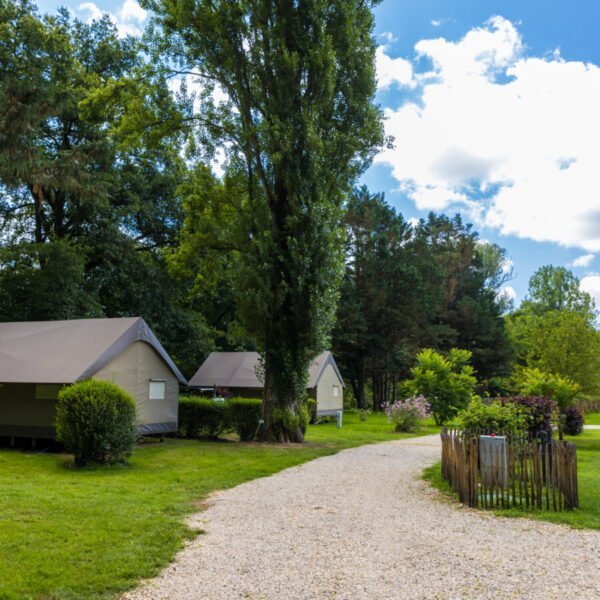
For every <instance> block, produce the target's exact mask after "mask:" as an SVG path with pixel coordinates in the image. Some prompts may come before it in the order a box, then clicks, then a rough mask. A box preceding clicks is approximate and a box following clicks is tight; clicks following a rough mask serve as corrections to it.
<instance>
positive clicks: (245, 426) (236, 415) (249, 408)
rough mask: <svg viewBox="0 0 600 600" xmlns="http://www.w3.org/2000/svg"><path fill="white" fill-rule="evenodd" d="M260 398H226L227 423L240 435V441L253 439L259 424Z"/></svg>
mask: <svg viewBox="0 0 600 600" xmlns="http://www.w3.org/2000/svg"><path fill="white" fill-rule="evenodd" d="M261 405H262V400H260V399H255V398H230V399H229V400H227V414H228V419H229V424H230V426H231V427H232V429H233V430H234V431H235V432H236V433H237V434H238V435H239V436H240V441H242V442H249V441H251V440H253V439H254V436H255V435H256V432H257V430H258V426H259V423H258V421H259V419H260V411H261Z"/></svg>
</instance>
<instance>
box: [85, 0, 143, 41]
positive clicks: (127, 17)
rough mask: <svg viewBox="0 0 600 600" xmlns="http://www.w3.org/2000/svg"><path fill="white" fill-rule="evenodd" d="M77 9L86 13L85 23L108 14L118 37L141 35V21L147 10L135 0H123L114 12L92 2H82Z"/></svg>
mask: <svg viewBox="0 0 600 600" xmlns="http://www.w3.org/2000/svg"><path fill="white" fill-rule="evenodd" d="M77 10H78V11H79V12H83V13H86V12H87V13H88V15H87V17H86V18H85V22H86V23H91V22H92V21H96V20H98V19H101V18H102V17H103V16H104V15H108V18H109V19H110V20H111V21H112V22H113V23H114V24H115V27H116V28H117V31H118V33H119V36H120V37H125V36H127V35H135V36H139V35H141V34H142V31H143V22H144V21H145V20H146V17H147V16H148V11H146V10H144V9H143V8H142V7H141V6H140V5H139V4H138V3H137V0H125V1H124V2H123V5H122V6H121V8H120V9H119V10H118V11H117V13H116V14H115V13H111V12H107V11H103V10H101V9H100V8H98V6H97V5H96V4H94V3H93V2H83V3H82V4H80V5H79V6H78V7H77Z"/></svg>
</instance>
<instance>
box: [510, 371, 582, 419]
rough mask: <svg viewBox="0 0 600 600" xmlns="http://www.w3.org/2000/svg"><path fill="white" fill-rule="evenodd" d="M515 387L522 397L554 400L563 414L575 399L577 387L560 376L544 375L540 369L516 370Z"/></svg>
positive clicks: (569, 380)
mask: <svg viewBox="0 0 600 600" xmlns="http://www.w3.org/2000/svg"><path fill="white" fill-rule="evenodd" d="M515 379H516V386H517V388H518V390H519V391H520V392H521V394H523V395H524V396H539V397H541V398H550V399H552V400H554V401H555V402H556V403H557V404H558V407H559V408H560V410H561V412H564V411H565V410H566V409H567V407H569V406H570V405H571V404H572V403H573V402H574V400H575V398H576V397H577V394H578V393H579V389H580V388H579V385H578V384H577V383H575V382H574V381H572V380H571V379H569V378H568V377H562V376H560V375H553V374H552V373H545V372H543V371H540V369H519V370H517V373H516V376H515Z"/></svg>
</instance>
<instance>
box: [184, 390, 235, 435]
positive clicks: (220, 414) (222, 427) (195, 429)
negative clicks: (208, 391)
mask: <svg viewBox="0 0 600 600" xmlns="http://www.w3.org/2000/svg"><path fill="white" fill-rule="evenodd" d="M178 422H179V428H178V435H179V436H180V437H184V438H191V439H202V438H205V439H216V438H218V437H219V436H220V435H221V434H222V433H224V432H225V431H226V430H227V429H228V428H229V415H228V409H227V405H226V404H225V403H224V402H215V401H214V400H212V399H209V398H198V397H194V396H190V397H181V398H179V417H178Z"/></svg>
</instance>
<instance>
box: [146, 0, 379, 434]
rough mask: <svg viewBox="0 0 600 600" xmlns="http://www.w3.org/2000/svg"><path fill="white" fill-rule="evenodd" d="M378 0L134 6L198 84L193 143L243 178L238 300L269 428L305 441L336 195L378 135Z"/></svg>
mask: <svg viewBox="0 0 600 600" xmlns="http://www.w3.org/2000/svg"><path fill="white" fill-rule="evenodd" d="M375 4H376V1H374V0H271V1H268V0H196V1H195V2H194V1H188V0H150V1H147V2H146V3H145V4H144V5H145V6H146V7H147V8H150V9H152V11H153V12H154V14H155V15H156V17H155V21H154V27H155V31H156V32H157V33H158V36H157V38H156V46H155V48H156V50H157V53H160V55H162V56H163V57H164V56H167V57H169V59H170V61H171V64H173V65H175V66H176V67H177V69H178V71H179V72H180V73H192V74H193V75H194V76H195V77H196V78H197V80H199V81H201V82H203V88H202V92H201V100H202V101H201V103H200V104H201V107H200V110H199V112H198V114H196V119H197V123H198V124H199V125H201V127H200V128H199V132H200V138H199V139H200V141H201V142H202V143H201V144H198V148H200V149H202V148H206V147H209V146H210V145H211V144H212V145H213V146H214V147H219V146H220V147H221V148H223V149H225V150H226V152H227V155H228V163H229V166H230V167H231V168H234V169H237V170H239V171H243V173H244V175H245V179H246V182H247V208H248V210H247V211H245V214H248V215H249V217H248V220H247V223H246V230H247V233H248V242H249V243H248V249H247V251H246V252H245V253H244V255H243V256H242V257H241V264H240V269H239V280H238V281H239V293H238V302H239V305H240V310H241V314H242V317H243V319H244V322H245V324H246V327H247V328H248V330H249V332H250V333H251V334H252V335H253V336H254V337H255V338H256V340H257V343H258V345H259V347H260V350H261V355H262V357H263V363H264V364H263V373H262V377H263V378H264V390H265V392H264V399H263V420H264V429H263V431H262V437H263V438H264V439H266V440H275V441H282V442H283V441H293V442H299V441H302V439H303V434H304V431H303V429H304V428H303V412H304V408H303V401H304V398H305V396H306V383H307V373H308V368H309V366H310V364H311V361H312V360H313V359H314V357H315V356H316V355H317V354H318V353H319V352H320V351H321V350H323V349H324V348H325V347H326V344H327V334H328V332H329V331H330V329H331V327H332V325H333V320H334V316H335V305H336V296H337V290H338V286H339V281H340V278H341V275H342V272H343V243H342V238H341V228H340V219H341V206H342V200H343V198H344V196H345V194H347V193H348V191H349V190H350V188H351V186H352V183H353V182H354V181H355V180H356V178H357V177H358V176H359V175H360V174H361V173H362V172H363V170H364V169H365V168H366V166H368V164H369V162H370V160H371V158H372V156H373V153H374V152H375V151H376V150H377V148H378V147H379V146H380V144H381V142H382V124H381V113H380V110H379V108H377V107H376V106H375V105H374V104H373V97H374V93H375V89H376V81H375V66H374V56H375V47H376V46H375V41H374V38H373V25H374V18H373V13H372V7H373V6H374V5H375ZM211 85H218V86H219V88H220V90H221V91H222V92H224V95H225V96H226V98H227V100H226V102H225V103H224V104H221V105H219V106H216V105H215V104H214V103H213V102H211V100H210V93H208V92H207V90H210V88H211ZM221 95H223V94H221Z"/></svg>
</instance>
